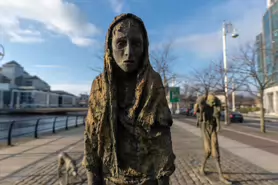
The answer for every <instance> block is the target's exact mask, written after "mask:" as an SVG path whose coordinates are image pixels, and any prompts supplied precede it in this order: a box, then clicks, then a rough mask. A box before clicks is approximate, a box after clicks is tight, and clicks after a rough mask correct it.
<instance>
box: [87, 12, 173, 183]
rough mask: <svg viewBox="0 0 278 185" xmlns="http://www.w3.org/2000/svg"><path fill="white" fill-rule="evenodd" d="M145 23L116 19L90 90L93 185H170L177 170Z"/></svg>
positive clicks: (89, 157) (89, 147)
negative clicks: (151, 62)
mask: <svg viewBox="0 0 278 185" xmlns="http://www.w3.org/2000/svg"><path fill="white" fill-rule="evenodd" d="M148 47H149V43H148V36H147V31H146V28H145V26H144V23H143V21H142V20H141V19H140V18H138V17H137V16H135V15H133V14H122V15H120V16H118V17H116V18H115V19H114V21H113V23H112V24H111V26H110V28H109V30H108V33H107V36H106V48H105V49H106V53H105V59H104V72H103V73H102V74H101V75H100V76H98V77H97V78H96V79H95V80H94V82H93V84H92V88H91V94H90V99H89V110H88V114H87V118H86V129H85V133H84V134H85V138H84V142H85V155H84V159H83V166H85V167H86V169H87V178H88V185H169V177H170V175H171V174H172V173H173V172H174V170H175V165H174V160H175V155H174V153H173V149H172V139H171V132H170V127H171V125H172V122H173V121H172V116H171V113H170V110H169V108H168V104H167V100H166V96H165V91H164V87H163V84H162V80H161V77H160V75H159V74H158V73H157V72H155V71H154V70H153V68H152V66H151V64H150V61H149V53H148Z"/></svg>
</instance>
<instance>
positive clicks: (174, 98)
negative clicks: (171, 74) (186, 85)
mask: <svg viewBox="0 0 278 185" xmlns="http://www.w3.org/2000/svg"><path fill="white" fill-rule="evenodd" d="M170 102H171V103H177V102H180V88H179V87H170Z"/></svg>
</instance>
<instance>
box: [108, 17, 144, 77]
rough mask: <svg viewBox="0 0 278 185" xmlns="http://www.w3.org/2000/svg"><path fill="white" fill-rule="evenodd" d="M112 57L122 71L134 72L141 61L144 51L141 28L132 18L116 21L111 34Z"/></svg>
mask: <svg viewBox="0 0 278 185" xmlns="http://www.w3.org/2000/svg"><path fill="white" fill-rule="evenodd" d="M112 50H113V57H114V60H115V61H116V63H117V65H118V66H119V67H120V68H121V69H122V70H123V71H124V72H134V71H136V70H137V69H138V68H139V66H140V62H143V61H142V60H141V59H142V55H143V52H144V43H143V34H142V28H141V26H140V25H139V23H137V22H135V21H134V20H132V19H125V20H123V21H122V22H120V23H118V24H117V25H116V26H115V27H114V30H113V36H112Z"/></svg>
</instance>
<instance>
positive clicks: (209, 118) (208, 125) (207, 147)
mask: <svg viewBox="0 0 278 185" xmlns="http://www.w3.org/2000/svg"><path fill="white" fill-rule="evenodd" d="M194 109H195V110H194V112H197V111H198V109H199V116H200V119H199V121H200V127H201V134H202V139H203V142H204V143H203V146H204V152H205V155H204V160H203V163H202V166H201V168H200V173H201V174H202V175H205V165H206V162H207V160H208V159H209V157H210V156H211V155H212V157H213V158H214V160H215V163H216V168H217V171H218V174H219V180H220V181H221V182H223V183H225V184H232V183H231V182H229V181H228V180H226V179H225V178H224V177H223V173H222V169H221V165H220V153H219V144H218V137H217V133H218V131H219V130H220V113H221V101H220V100H219V98H217V97H216V96H215V95H213V94H208V95H207V96H201V97H200V98H198V99H197V102H196V106H195V107H194Z"/></svg>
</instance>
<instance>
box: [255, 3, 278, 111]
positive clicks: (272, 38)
mask: <svg viewBox="0 0 278 185" xmlns="http://www.w3.org/2000/svg"><path fill="white" fill-rule="evenodd" d="M262 24H263V30H262V33H260V34H259V35H257V36H256V46H257V58H256V60H257V69H258V71H259V73H258V75H259V78H260V79H261V80H263V81H265V80H269V79H270V77H271V80H272V83H271V86H270V87H268V88H267V89H266V90H265V95H264V102H265V103H264V106H265V107H264V108H265V110H266V113H274V114H278V73H277V75H275V76H274V75H273V73H274V72H276V71H277V72H278V0H267V10H266V12H265V14H264V16H263V19H262Z"/></svg>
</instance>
